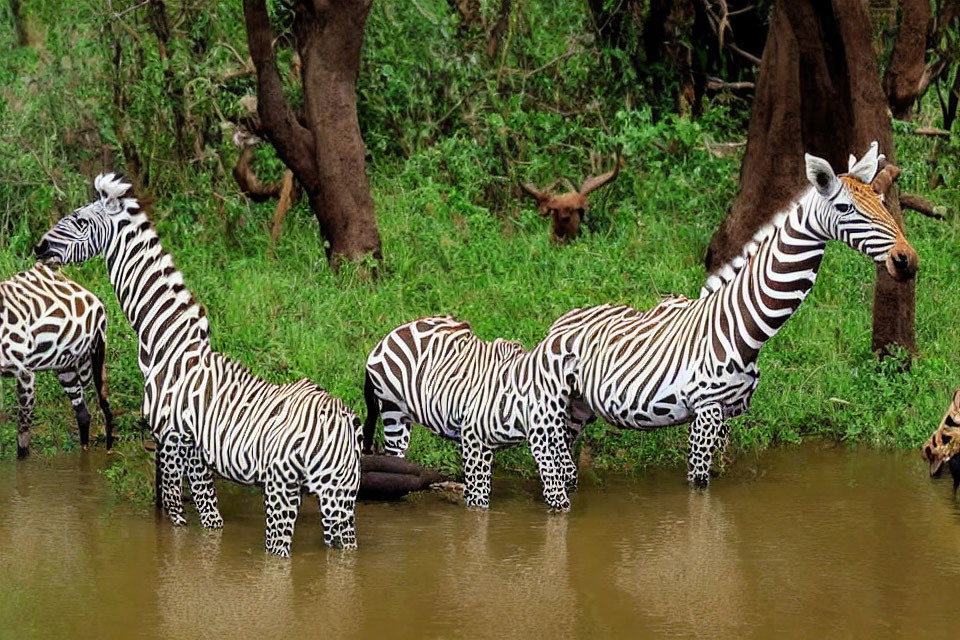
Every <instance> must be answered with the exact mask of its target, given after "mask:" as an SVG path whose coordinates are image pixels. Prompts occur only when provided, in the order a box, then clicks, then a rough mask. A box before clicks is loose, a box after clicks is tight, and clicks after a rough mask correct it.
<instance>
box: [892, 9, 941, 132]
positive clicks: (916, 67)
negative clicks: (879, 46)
mask: <svg viewBox="0 0 960 640" xmlns="http://www.w3.org/2000/svg"><path fill="white" fill-rule="evenodd" d="M900 4H901V6H902V7H903V15H902V18H901V19H900V29H899V30H898V31H897V40H896V42H895V43H894V45H893V52H892V53H891V54H890V64H889V66H888V67H887V74H886V76H885V77H884V79H883V88H884V91H886V93H887V100H888V101H889V103H890V109H891V110H892V111H893V117H895V118H899V119H909V116H910V109H911V108H912V107H913V104H914V103H915V102H916V101H917V98H918V97H919V96H920V93H921V91H923V86H922V84H923V72H924V70H925V68H926V57H927V56H926V54H927V32H928V30H929V25H930V2H929V0H901V3H900Z"/></svg>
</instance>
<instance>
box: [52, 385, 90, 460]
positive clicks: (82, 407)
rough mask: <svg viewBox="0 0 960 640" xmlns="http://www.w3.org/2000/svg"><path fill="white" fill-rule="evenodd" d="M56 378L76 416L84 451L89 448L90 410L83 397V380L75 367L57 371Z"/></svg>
mask: <svg viewBox="0 0 960 640" xmlns="http://www.w3.org/2000/svg"><path fill="white" fill-rule="evenodd" d="M57 380H59V381H60V386H61V387H63V392H64V393H66V394H67V397H68V398H70V405H71V406H72V407H73V413H74V414H75V415H76V416H77V429H78V430H79V432H80V446H81V447H83V450H84V451H86V450H87V449H89V448H90V412H89V411H88V410H87V403H86V402H85V401H84V399H83V382H82V380H81V379H80V375H79V373H78V372H77V370H76V369H64V370H63V371H58V372H57Z"/></svg>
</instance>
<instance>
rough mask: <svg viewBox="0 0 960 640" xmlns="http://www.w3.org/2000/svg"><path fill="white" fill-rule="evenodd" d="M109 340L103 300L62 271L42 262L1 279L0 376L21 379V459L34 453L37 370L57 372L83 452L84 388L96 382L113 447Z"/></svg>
mask: <svg viewBox="0 0 960 640" xmlns="http://www.w3.org/2000/svg"><path fill="white" fill-rule="evenodd" d="M106 344H107V312H106V310H105V309H104V307H103V303H102V302H100V299H99V298H97V296H95V295H93V294H92V293H90V292H89V291H87V290H86V289H84V288H83V287H81V286H80V285H79V284H77V283H76V282H74V281H73V280H70V279H69V278H67V277H66V276H64V275H63V274H62V273H60V272H59V271H58V270H56V269H52V268H50V267H48V266H46V265H44V264H42V263H39V262H38V263H37V264H36V265H34V267H33V268H32V269H28V270H26V271H23V272H21V273H18V274H16V275H15V276H13V277H12V278H10V279H9V280H5V281H3V282H0V375H3V376H5V377H13V378H16V381H17V401H18V403H19V410H18V413H17V457H18V458H24V457H26V456H27V455H28V454H29V452H30V429H31V427H32V426H33V405H34V399H35V381H36V375H35V374H36V372H37V371H54V372H56V374H57V380H58V381H59V382H60V386H62V387H63V390H64V392H65V393H66V394H67V398H69V399H70V404H71V405H72V406H73V411H74V415H75V416H76V418H77V429H78V430H79V432H80V446H81V447H83V450H84V451H86V450H87V449H88V447H89V444H90V412H89V411H88V410H87V404H86V402H85V401H84V397H83V395H84V391H83V390H84V389H86V388H88V387H90V383H91V381H92V382H93V386H94V389H95V390H96V392H97V400H98V401H99V404H100V409H101V411H103V418H104V422H105V429H106V432H107V451H110V450H112V449H113V413H112V412H111V411H110V403H109V402H107V395H106V390H105V388H104V387H105V381H106V368H105V366H104V360H105V352H106Z"/></svg>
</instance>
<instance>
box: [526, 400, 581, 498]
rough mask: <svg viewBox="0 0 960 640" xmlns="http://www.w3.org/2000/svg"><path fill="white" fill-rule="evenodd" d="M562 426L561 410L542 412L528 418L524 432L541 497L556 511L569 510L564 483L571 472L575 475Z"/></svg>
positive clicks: (563, 422)
mask: <svg viewBox="0 0 960 640" xmlns="http://www.w3.org/2000/svg"><path fill="white" fill-rule="evenodd" d="M565 428H566V416H565V412H555V413H544V414H541V415H535V416H533V417H532V419H531V421H530V425H529V427H528V435H527V442H528V443H529V444H530V453H531V454H532V455H533V459H534V461H536V463H537V469H538V470H539V471H540V480H541V481H542V482H543V498H544V500H546V502H547V504H548V505H550V508H551V509H556V510H558V511H567V510H569V509H570V498H569V496H567V488H566V484H567V482H568V481H569V478H570V474H571V473H572V475H573V477H576V466H575V465H574V464H573V459H572V458H571V457H570V449H569V448H568V447H567V444H566V441H565V440H564V429H565Z"/></svg>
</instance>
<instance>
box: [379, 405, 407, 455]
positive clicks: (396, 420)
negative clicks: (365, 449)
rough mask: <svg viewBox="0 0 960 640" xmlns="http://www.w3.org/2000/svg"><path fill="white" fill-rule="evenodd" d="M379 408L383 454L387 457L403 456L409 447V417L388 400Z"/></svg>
mask: <svg viewBox="0 0 960 640" xmlns="http://www.w3.org/2000/svg"><path fill="white" fill-rule="evenodd" d="M381 407H382V408H381V413H380V415H381V416H383V439H384V453H386V454H387V455H388V456H404V455H406V453H407V448H408V447H409V446H410V428H411V421H410V416H409V415H407V413H406V412H405V411H404V410H403V408H401V407H400V406H398V405H396V404H394V403H393V402H390V401H389V400H382V401H381Z"/></svg>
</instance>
